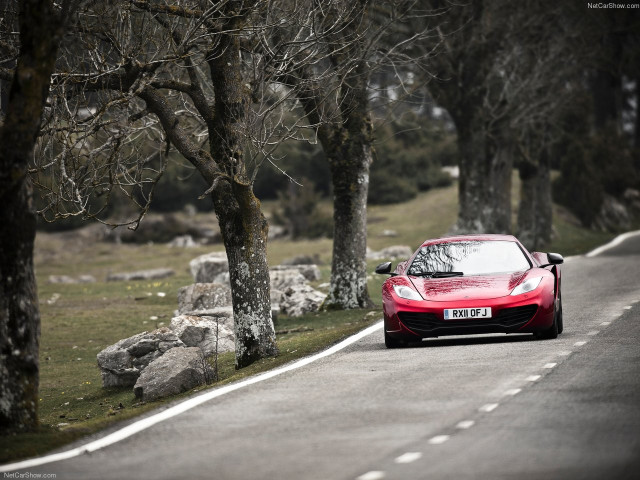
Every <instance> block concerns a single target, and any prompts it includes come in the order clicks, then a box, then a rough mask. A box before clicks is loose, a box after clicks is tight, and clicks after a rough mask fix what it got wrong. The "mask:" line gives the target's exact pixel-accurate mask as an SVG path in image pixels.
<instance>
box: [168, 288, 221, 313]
mask: <svg viewBox="0 0 640 480" xmlns="http://www.w3.org/2000/svg"><path fill="white" fill-rule="evenodd" d="M231 304H232V302H231V288H230V287H229V285H225V284H221V283H194V284H192V285H188V286H186V287H182V288H181V289H180V290H178V313H189V312H197V311H201V310H211V309H213V308H217V307H229V306H231Z"/></svg>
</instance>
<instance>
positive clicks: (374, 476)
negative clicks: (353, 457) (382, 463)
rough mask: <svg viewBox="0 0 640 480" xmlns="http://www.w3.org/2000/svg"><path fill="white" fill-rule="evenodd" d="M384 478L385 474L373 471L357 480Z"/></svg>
mask: <svg viewBox="0 0 640 480" xmlns="http://www.w3.org/2000/svg"><path fill="white" fill-rule="evenodd" d="M382 478H384V472H381V471H379V470H372V471H370V472H367V473H365V474H363V475H360V476H359V477H358V478H357V479H356V480H381V479H382Z"/></svg>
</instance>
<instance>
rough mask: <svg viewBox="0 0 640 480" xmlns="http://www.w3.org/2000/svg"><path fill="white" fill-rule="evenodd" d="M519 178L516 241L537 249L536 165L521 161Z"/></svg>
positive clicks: (526, 160) (528, 161)
mask: <svg viewBox="0 0 640 480" xmlns="http://www.w3.org/2000/svg"><path fill="white" fill-rule="evenodd" d="M518 173H519V177H520V201H519V204H518V239H519V240H520V241H521V242H522V244H523V245H524V246H525V247H527V248H528V249H530V250H536V249H537V248H538V242H537V239H538V229H537V220H538V215H537V214H536V208H537V201H536V197H537V195H536V193H537V189H536V183H537V178H538V165H537V164H535V163H534V162H532V161H531V160H529V159H524V158H523V159H521V161H520V165H519V166H518Z"/></svg>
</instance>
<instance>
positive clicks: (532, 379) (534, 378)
mask: <svg viewBox="0 0 640 480" xmlns="http://www.w3.org/2000/svg"><path fill="white" fill-rule="evenodd" d="M541 378H542V375H529V376H528V377H527V381H528V382H537V381H538V380H540V379H541Z"/></svg>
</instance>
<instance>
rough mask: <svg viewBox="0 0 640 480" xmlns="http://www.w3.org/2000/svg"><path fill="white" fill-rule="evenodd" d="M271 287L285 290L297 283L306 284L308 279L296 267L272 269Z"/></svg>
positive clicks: (270, 275)
mask: <svg viewBox="0 0 640 480" xmlns="http://www.w3.org/2000/svg"><path fill="white" fill-rule="evenodd" d="M269 277H270V281H271V289H275V290H281V291H285V290H286V289H287V288H289V287H291V286H296V285H306V284H307V279H306V278H305V277H304V275H302V274H301V273H300V271H299V270H297V269H295V268H286V269H277V270H270V271H269Z"/></svg>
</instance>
